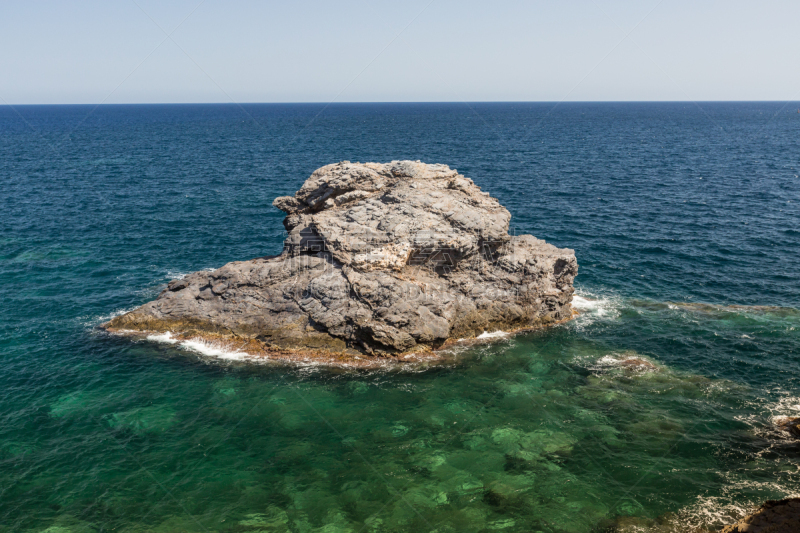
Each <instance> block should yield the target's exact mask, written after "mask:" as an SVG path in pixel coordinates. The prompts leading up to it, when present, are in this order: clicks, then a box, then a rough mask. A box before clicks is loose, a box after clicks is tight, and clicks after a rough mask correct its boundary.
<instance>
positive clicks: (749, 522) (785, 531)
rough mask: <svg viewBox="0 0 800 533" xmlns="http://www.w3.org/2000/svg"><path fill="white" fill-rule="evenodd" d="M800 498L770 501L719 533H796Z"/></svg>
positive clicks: (799, 518)
mask: <svg viewBox="0 0 800 533" xmlns="http://www.w3.org/2000/svg"><path fill="white" fill-rule="evenodd" d="M798 532H800V498H788V499H786V500H777V501H775V500H770V501H768V502H766V503H764V505H762V506H761V508H760V509H759V510H758V511H756V512H755V513H753V514H751V515H750V516H747V517H745V518H743V519H742V520H740V521H739V522H737V523H735V524H733V525H730V526H725V527H724V528H722V531H721V533H798Z"/></svg>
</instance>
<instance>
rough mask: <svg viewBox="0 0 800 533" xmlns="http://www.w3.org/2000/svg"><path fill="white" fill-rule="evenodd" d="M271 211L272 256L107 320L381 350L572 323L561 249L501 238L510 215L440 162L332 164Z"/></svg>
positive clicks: (186, 282)
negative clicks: (279, 227) (278, 224)
mask: <svg viewBox="0 0 800 533" xmlns="http://www.w3.org/2000/svg"><path fill="white" fill-rule="evenodd" d="M273 205H274V206H275V207H277V208H279V209H281V210H283V211H285V212H286V214H287V216H286V219H285V220H284V226H285V228H286V231H287V232H288V236H287V238H286V241H285V243H284V250H283V253H282V254H281V255H279V256H275V257H265V258H260V259H253V260H250V261H240V262H233V263H229V264H227V265H225V266H223V267H221V268H219V269H217V270H214V271H211V272H208V271H205V272H195V273H193V274H190V275H188V276H186V277H185V278H183V279H180V280H175V281H173V282H171V283H170V284H169V285H168V287H167V288H166V289H165V290H164V291H163V292H162V293H161V294H160V295H159V296H158V298H157V299H156V300H155V301H153V302H150V303H148V304H145V305H143V306H142V307H140V308H138V309H136V310H134V311H132V312H130V313H127V314H125V315H122V316H119V317H117V318H115V319H113V320H112V321H111V322H109V323H108V324H107V325H106V326H107V327H108V328H109V329H112V330H114V329H116V330H121V329H125V330H141V331H173V332H187V331H190V332H192V333H194V334H214V335H218V336H220V335H221V336H228V337H231V338H237V339H248V340H250V341H255V342H258V343H261V345H263V346H264V347H265V348H267V349H302V350H325V351H333V352H344V353H367V354H370V355H392V354H398V353H402V352H407V351H411V350H417V349H420V348H437V347H440V346H441V345H442V344H443V343H445V341H447V340H448V339H452V338H463V337H472V336H476V335H480V334H481V333H483V332H484V331H494V330H501V329H502V330H511V329H519V328H526V327H535V326H538V325H545V324H549V323H553V322H556V321H561V320H565V319H567V318H570V317H571V315H572V309H571V301H572V295H573V286H572V282H573V279H574V278H575V276H576V274H577V272H578V265H577V261H576V259H575V254H574V252H573V251H572V250H568V249H559V248H556V247H555V246H552V245H550V244H547V243H546V242H544V241H542V240H539V239H537V238H535V237H533V236H530V235H521V236H512V235H509V234H508V227H509V222H510V219H511V215H510V214H509V212H508V211H507V210H506V209H505V208H504V207H503V206H502V205H500V203H499V202H498V201H497V200H496V199H494V198H492V197H491V196H489V194H488V193H486V192H483V191H481V190H480V188H479V187H478V186H476V185H475V184H474V183H473V181H472V180H471V179H469V178H466V177H464V176H462V175H460V174H458V173H457V172H456V171H455V170H452V169H450V168H449V167H447V166H446V165H428V164H424V163H420V162H419V161H417V162H414V161H392V162H391V163H387V164H378V163H364V164H361V163H350V162H349V161H344V162H341V163H336V164H332V165H327V166H324V167H322V168H320V169H318V170H317V171H315V172H314V173H313V174H312V175H311V177H310V178H309V179H308V180H306V182H305V183H304V184H303V186H302V187H301V188H300V190H299V191H297V193H296V194H295V195H294V196H284V197H280V198H277V199H275V201H274V202H273Z"/></svg>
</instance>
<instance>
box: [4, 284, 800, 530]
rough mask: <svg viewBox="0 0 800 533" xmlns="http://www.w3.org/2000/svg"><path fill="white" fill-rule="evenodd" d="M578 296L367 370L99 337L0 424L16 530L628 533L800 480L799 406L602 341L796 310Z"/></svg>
mask: <svg viewBox="0 0 800 533" xmlns="http://www.w3.org/2000/svg"><path fill="white" fill-rule="evenodd" d="M578 305H579V306H582V307H583V314H582V315H581V316H580V317H579V318H578V319H577V320H575V321H573V322H571V323H569V324H566V325H563V326H559V327H556V328H553V329H550V330H545V331H541V332H537V333H532V334H526V335H520V336H516V337H513V338H508V339H502V340H498V341H495V342H493V343H491V344H486V345H480V346H474V347H470V348H465V349H461V351H460V352H458V354H457V357H456V362H454V363H452V364H448V365H445V366H435V365H431V366H428V367H408V368H405V369H384V370H371V371H353V370H342V369H330V368H321V367H301V368H297V367H286V366H278V365H275V364H264V365H250V364H241V363H236V362H228V361H225V360H224V359H219V358H211V357H207V356H204V355H202V354H199V353H195V352H192V351H189V350H186V349H183V348H182V347H179V346H175V345H169V344H162V343H157V342H151V341H139V342H135V343H131V342H130V341H129V340H127V339H116V338H113V337H108V336H106V335H105V334H103V333H100V332H98V331H96V330H91V329H89V330H87V331H86V334H87V335H88V336H90V337H91V342H95V343H105V344H111V345H113V346H114V352H115V353H116V355H114V356H110V357H109V358H105V359H101V360H98V361H94V362H87V363H85V365H86V366H85V367H84V368H81V369H78V370H76V371H77V372H79V374H80V375H81V376H92V378H91V380H90V381H89V382H85V383H81V384H78V383H75V384H74V385H73V386H72V387H58V388H57V389H54V390H51V391H48V392H47V393H46V394H44V395H42V396H41V397H39V398H37V399H36V401H34V402H33V404H32V405H29V406H28V407H26V408H25V409H26V416H25V419H26V421H25V423H23V424H17V426H18V427H17V428H16V429H17V430H16V431H13V430H12V431H9V428H8V427H5V428H4V430H3V441H2V442H3V444H2V452H0V453H2V465H3V469H2V471H0V486H2V487H3V493H2V498H3V501H4V502H14V503H15V504H16V507H14V508H12V509H10V510H7V511H6V519H8V518H9V517H13V518H14V522H12V523H10V524H9V523H7V525H6V530H8V531H11V530H22V531H48V532H50V533H54V532H56V531H58V532H66V531H70V532H82V531H97V530H98V529H100V530H103V531H112V530H113V531H131V532H133V531H165V532H166V531H230V532H246V531H253V532H255V531H293V532H306V531H324V532H335V531H341V532H345V531H354V532H355V531H442V532H443V531H459V532H461V531H475V532H478V531H509V532H511V531H542V532H574V533H579V532H592V531H600V530H603V529H604V528H609V527H612V526H615V527H621V528H623V529H618V530H622V531H628V530H630V531H634V530H647V529H648V528H656V527H661V525H663V524H664V523H665V521H667V522H669V520H672V521H674V522H675V523H677V524H680V525H681V527H685V526H686V525H687V524H698V525H709V526H713V525H715V524H719V523H721V521H725V520H727V519H730V517H734V516H738V515H740V514H741V512H742V511H743V510H744V509H747V508H748V506H750V505H753V504H756V503H757V502H759V501H761V500H763V499H766V498H772V497H779V496H783V495H786V494H787V493H791V491H793V490H796V487H798V486H800V485H798V483H800V472H798V469H797V459H798V449H797V447H796V445H792V443H791V441H788V440H786V439H784V438H782V437H781V435H780V434H779V433H778V432H777V431H775V430H773V429H772V419H773V417H775V416H778V415H780V414H788V412H789V411H791V410H792V408H793V407H794V404H800V399H798V398H796V397H792V396H791V395H787V394H786V391H783V392H781V391H773V392H774V393H773V394H772V395H769V397H768V398H765V395H764V391H762V390H755V389H753V388H751V387H749V386H747V385H744V384H740V383H738V384H737V383H735V382H733V381H729V380H726V379H719V378H714V377H708V376H704V375H701V374H699V373H694V372H688V371H684V370H680V369H677V368H673V367H670V366H667V365H664V364H663V363H661V362H659V358H658V354H657V349H656V350H652V351H651V350H640V349H638V348H637V347H635V346H630V345H628V346H626V343H624V342H619V341H618V345H617V346H610V345H609V344H608V343H606V342H604V340H603V336H604V335H607V334H608V333H609V330H614V331H615V334H614V335H615V337H616V338H617V339H619V338H620V336H622V337H624V335H620V334H621V333H624V332H630V333H635V332H636V331H637V330H642V329H649V330H651V338H652V337H657V336H658V331H657V330H658V328H662V329H664V328H669V327H670V326H671V325H672V326H673V327H676V328H677V327H678V325H680V327H682V328H684V330H685V333H686V334H687V335H688V338H692V339H694V342H712V343H713V342H715V341H713V340H712V339H722V340H721V341H716V342H742V341H754V342H763V341H764V340H765V339H766V340H767V342H768V341H769V338H770V336H774V335H775V334H776V333H777V332H780V333H781V338H782V339H783V340H784V341H785V339H786V338H787V336H788V338H790V339H794V341H795V342H796V340H797V335H798V334H797V333H796V327H797V326H798V325H800V315H799V314H798V313H796V312H794V311H792V310H785V309H784V310H782V309H772V310H766V311H765V310H753V311H750V312H749V311H748V310H746V309H745V310H742V309H737V310H736V311H733V310H728V309H724V308H701V309H697V308H693V307H680V306H676V305H674V304H660V303H654V302H646V301H622V300H618V299H617V300H612V299H599V300H596V301H591V300H585V299H583V300H579V302H578ZM677 331H680V330H677V329H675V330H671V334H672V336H673V337H675V333H676V332H677ZM744 332H747V333H744ZM745 335H746V336H747V337H748V339H743V336H745ZM704 337H706V338H704ZM737 337H738V340H736V338H737ZM656 345H657V342H656V343H655V344H654V347H655V348H657V347H656ZM631 359H637V360H639V361H637V363H640V361H646V362H648V363H650V364H649V365H643V364H638V365H626V364H623V363H622V362H623V361H626V360H631ZM782 411H787V413H782ZM32 426H35V427H36V431H35V432H33V431H31V427H32ZM34 434H35V435H36V438H34V439H31V438H30V436H31V435H34ZM659 524H661V525H659ZM629 526H630V529H624V528H625V527H629ZM634 526H635V527H634ZM636 527H638V528H645V529H636ZM664 527H666V526H664ZM59 528H60V529H59ZM652 530H653V531H655V530H656V529H652ZM657 530H658V531H663V530H674V531H679V530H682V529H678V528H676V529H657Z"/></svg>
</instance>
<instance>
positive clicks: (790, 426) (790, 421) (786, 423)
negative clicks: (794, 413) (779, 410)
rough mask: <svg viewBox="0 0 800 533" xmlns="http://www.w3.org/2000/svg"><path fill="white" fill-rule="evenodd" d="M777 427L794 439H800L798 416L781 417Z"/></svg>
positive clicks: (799, 419)
mask: <svg viewBox="0 0 800 533" xmlns="http://www.w3.org/2000/svg"><path fill="white" fill-rule="evenodd" d="M778 428H779V429H780V430H781V431H785V432H786V433H788V434H790V435H791V436H792V437H794V438H796V439H800V418H781V419H780V420H778Z"/></svg>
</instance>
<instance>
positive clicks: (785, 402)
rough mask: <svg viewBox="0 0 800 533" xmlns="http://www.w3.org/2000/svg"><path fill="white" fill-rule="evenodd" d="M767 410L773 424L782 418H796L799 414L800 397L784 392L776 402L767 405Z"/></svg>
mask: <svg viewBox="0 0 800 533" xmlns="http://www.w3.org/2000/svg"><path fill="white" fill-rule="evenodd" d="M767 410H769V412H770V415H771V416H770V421H771V422H772V423H773V424H775V423H777V421H778V420H780V419H782V418H796V417H798V416H800V397H797V396H792V395H790V394H786V395H784V396H783V397H781V398H780V399H779V400H778V401H777V402H775V403H772V404H770V405H767Z"/></svg>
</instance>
